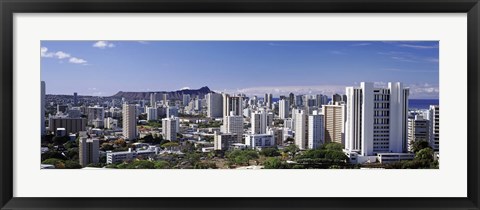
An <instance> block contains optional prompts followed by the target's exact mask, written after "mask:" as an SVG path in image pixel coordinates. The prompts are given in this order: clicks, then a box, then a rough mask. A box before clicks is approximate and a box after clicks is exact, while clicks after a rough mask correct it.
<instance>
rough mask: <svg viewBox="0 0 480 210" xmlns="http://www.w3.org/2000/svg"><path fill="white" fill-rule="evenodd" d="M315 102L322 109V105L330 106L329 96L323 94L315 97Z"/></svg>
mask: <svg viewBox="0 0 480 210" xmlns="http://www.w3.org/2000/svg"><path fill="white" fill-rule="evenodd" d="M315 100H316V103H315V104H316V105H317V106H318V107H321V106H322V105H326V104H328V96H327V95H322V94H318V95H315Z"/></svg>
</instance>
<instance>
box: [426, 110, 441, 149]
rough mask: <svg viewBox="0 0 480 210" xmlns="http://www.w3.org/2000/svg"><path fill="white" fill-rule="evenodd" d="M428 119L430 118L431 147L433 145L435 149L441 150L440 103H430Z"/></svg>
mask: <svg viewBox="0 0 480 210" xmlns="http://www.w3.org/2000/svg"><path fill="white" fill-rule="evenodd" d="M428 119H429V120H430V147H432V149H433V151H439V149H440V146H439V143H440V107H439V106H438V105H430V108H429V109H428Z"/></svg>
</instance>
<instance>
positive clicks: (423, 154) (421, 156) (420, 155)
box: [415, 147, 433, 162]
mask: <svg viewBox="0 0 480 210" xmlns="http://www.w3.org/2000/svg"><path fill="white" fill-rule="evenodd" d="M415 160H426V161H430V162H433V150H432V148H430V147H427V148H423V149H421V150H420V151H418V152H417V153H416V154H415Z"/></svg>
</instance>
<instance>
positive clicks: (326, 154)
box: [295, 143, 349, 169]
mask: <svg viewBox="0 0 480 210" xmlns="http://www.w3.org/2000/svg"><path fill="white" fill-rule="evenodd" d="M342 148H343V146H342V145H341V144H339V143H327V144H324V145H322V147H321V148H320V149H315V150H307V151H305V152H303V153H302V154H300V155H299V156H297V157H296V158H295V161H296V162H297V165H300V166H301V168H322V169H326V168H348V167H349V165H348V164H347V160H348V157H347V156H346V155H345V154H344V153H343V151H342ZM298 167H299V166H298Z"/></svg>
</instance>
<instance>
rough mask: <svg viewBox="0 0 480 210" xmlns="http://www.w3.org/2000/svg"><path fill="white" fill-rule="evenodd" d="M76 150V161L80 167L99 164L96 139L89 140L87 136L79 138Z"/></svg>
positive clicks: (98, 147) (98, 148) (98, 146)
mask: <svg viewBox="0 0 480 210" xmlns="http://www.w3.org/2000/svg"><path fill="white" fill-rule="evenodd" d="M78 144H79V148H78V160H79V164H80V165H81V166H82V167H86V166H87V165H88V164H91V163H93V164H96V163H98V162H99V157H100V155H99V150H100V145H99V144H100V143H99V140H98V139H90V138H88V137H87V136H80V138H79V141H78Z"/></svg>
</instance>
